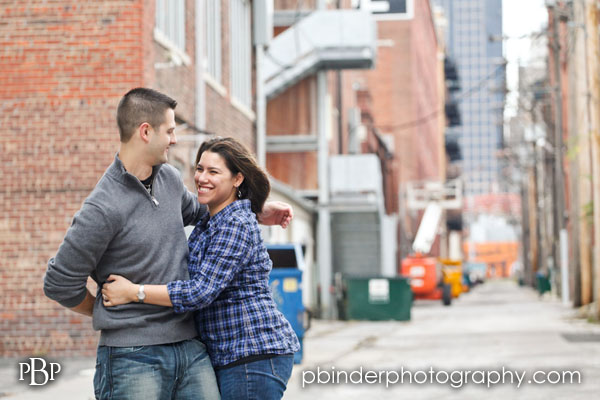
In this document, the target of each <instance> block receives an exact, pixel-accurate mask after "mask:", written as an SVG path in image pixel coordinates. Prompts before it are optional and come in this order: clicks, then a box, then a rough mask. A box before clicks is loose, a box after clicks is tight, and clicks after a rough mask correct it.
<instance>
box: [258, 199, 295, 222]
mask: <svg viewBox="0 0 600 400" xmlns="http://www.w3.org/2000/svg"><path fill="white" fill-rule="evenodd" d="M257 218H258V222H260V223H261V224H263V225H280V226H281V227H282V228H284V229H285V228H287V227H288V225H289V224H290V222H291V221H292V218H294V210H293V209H292V206H290V205H289V204H287V203H284V202H282V201H268V202H266V203H265V205H264V207H263V210H262V212H261V213H260V214H258V215H257Z"/></svg>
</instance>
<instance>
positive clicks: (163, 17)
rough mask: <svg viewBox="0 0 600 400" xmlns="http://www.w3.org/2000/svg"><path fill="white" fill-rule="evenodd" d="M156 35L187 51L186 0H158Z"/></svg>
mask: <svg viewBox="0 0 600 400" xmlns="http://www.w3.org/2000/svg"><path fill="white" fill-rule="evenodd" d="M154 37H155V39H157V41H158V42H160V43H161V44H162V45H164V46H165V47H173V48H176V49H177V50H179V51H181V52H182V53H185V0H156V21H155V29H154Z"/></svg>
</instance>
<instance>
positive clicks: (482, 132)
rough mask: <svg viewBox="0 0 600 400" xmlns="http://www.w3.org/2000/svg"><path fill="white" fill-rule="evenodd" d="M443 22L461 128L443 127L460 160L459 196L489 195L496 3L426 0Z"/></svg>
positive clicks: (498, 115) (498, 57) (498, 27)
mask: <svg viewBox="0 0 600 400" xmlns="http://www.w3.org/2000/svg"><path fill="white" fill-rule="evenodd" d="M432 4H433V5H439V6H442V8H443V9H444V12H445V14H446V17H447V19H448V32H447V38H446V40H447V52H448V54H449V55H450V56H451V57H452V59H453V60H454V61H455V62H456V66H457V70H458V75H459V79H460V85H461V90H460V92H458V93H457V94H456V96H455V97H456V99H457V100H458V107H459V110H460V116H461V120H462V124H461V125H459V126H455V127H450V128H448V132H447V135H449V136H452V137H454V138H456V139H457V140H458V142H459V144H460V146H461V152H462V156H463V165H462V170H463V178H464V182H465V194H466V195H477V194H486V193H491V192H493V191H495V188H496V187H497V184H498V176H499V165H498V161H497V158H496V153H497V150H498V149H500V148H501V146H502V124H503V111H504V99H505V86H506V84H505V66H506V63H505V60H504V58H503V54H502V0H432Z"/></svg>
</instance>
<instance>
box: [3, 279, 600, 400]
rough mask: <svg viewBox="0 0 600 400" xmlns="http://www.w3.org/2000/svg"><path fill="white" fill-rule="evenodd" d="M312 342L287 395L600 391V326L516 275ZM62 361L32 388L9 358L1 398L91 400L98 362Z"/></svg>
mask: <svg viewBox="0 0 600 400" xmlns="http://www.w3.org/2000/svg"><path fill="white" fill-rule="evenodd" d="M304 347H305V348H304V351H305V352H304V359H303V362H302V364H299V365H296V366H295V368H294V372H293V375H292V378H291V380H290V382H289V384H288V389H287V391H286V394H285V396H284V399H314V398H319V399H325V400H326V399H340V398H341V399H361V400H364V399H383V400H385V399H398V398H410V399H449V400H453V399H461V400H462V399H482V398H485V399H486V400H493V399H503V400H504V399H532V400H535V399H543V400H552V399H565V398H568V399H570V400H572V399H596V398H597V397H598V393H600V325H597V324H593V323H589V322H588V321H586V320H583V319H579V318H576V312H575V311H574V310H573V309H571V308H569V307H564V306H563V305H561V304H560V302H559V301H558V300H556V299H554V298H552V297H550V296H545V297H542V298H540V297H539V296H538V295H537V293H536V292H535V291H533V290H532V289H530V288H523V287H519V286H517V285H516V284H515V283H514V282H512V281H508V280H499V281H490V282H487V283H485V284H484V285H481V286H478V287H476V288H475V289H474V290H472V291H471V292H470V293H466V294H463V295H462V296H461V297H460V298H459V299H456V300H455V301H454V302H453V304H452V305H451V306H450V307H444V306H443V305H442V304H441V302H438V301H417V302H415V304H414V306H413V308H412V316H411V320H410V321H406V322H398V321H384V322H369V321H319V320H317V321H313V325H312V328H311V329H310V330H309V331H308V332H307V335H306V338H305V340H304ZM59 361H60V363H61V365H62V366H63V371H62V372H61V374H60V375H59V376H58V377H57V379H56V381H54V382H52V383H51V384H49V385H46V386H44V387H36V388H31V387H30V386H28V385H27V384H26V383H24V382H19V381H18V380H17V378H18V360H1V362H0V398H6V399H32V400H35V399H53V398H56V399H58V398H60V399H61V400H62V399H65V400H69V399H78V400H81V399H83V400H87V399H93V398H94V396H93V387H92V379H93V371H94V364H95V360H94V359H92V358H83V359H69V360H59ZM319 372H321V375H320V376H319V375H318V373H319ZM536 374H537V375H536ZM534 375H535V376H534ZM536 381H537V382H540V383H536ZM319 382H321V383H319ZM325 382H328V383H325ZM332 382H333V383H332ZM571 382H573V383H571ZM386 385H387V387H386ZM453 386H455V387H453Z"/></svg>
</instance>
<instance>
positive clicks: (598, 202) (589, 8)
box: [585, 0, 600, 318]
mask: <svg viewBox="0 0 600 400" xmlns="http://www.w3.org/2000/svg"><path fill="white" fill-rule="evenodd" d="M585 13H586V24H585V25H586V30H587V50H588V56H587V63H588V76H589V88H590V91H591V93H590V97H589V102H590V103H589V106H590V110H589V111H590V134H591V137H590V144H591V148H592V151H591V153H592V198H593V202H594V225H593V229H594V257H593V265H594V266H595V276H596V279H595V282H594V285H593V286H594V288H593V292H594V296H593V297H594V299H595V300H596V310H595V314H596V317H597V318H600V243H599V242H600V129H599V128H600V108H599V105H600V104H599V101H598V100H599V99H598V93H599V91H600V76H599V74H600V65H599V62H598V57H600V43H599V42H598V34H599V32H598V22H599V21H598V5H597V2H596V1H595V0H586V11H585Z"/></svg>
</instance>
